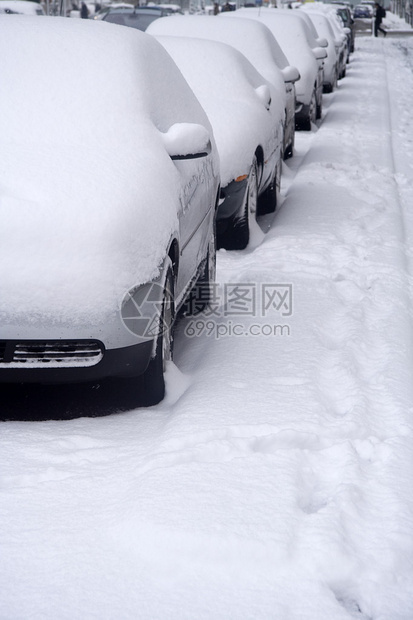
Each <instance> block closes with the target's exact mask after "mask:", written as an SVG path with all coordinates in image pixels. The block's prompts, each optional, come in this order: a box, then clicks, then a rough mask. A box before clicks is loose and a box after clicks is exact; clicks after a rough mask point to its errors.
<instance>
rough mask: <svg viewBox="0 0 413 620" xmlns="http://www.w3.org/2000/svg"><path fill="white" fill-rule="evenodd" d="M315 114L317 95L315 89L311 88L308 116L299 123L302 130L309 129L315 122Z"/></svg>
mask: <svg viewBox="0 0 413 620" xmlns="http://www.w3.org/2000/svg"><path fill="white" fill-rule="evenodd" d="M316 115H317V97H316V93H315V90H313V94H312V96H311V101H310V109H309V111H308V116H307V118H306V119H304V120H303V121H302V123H301V125H300V129H302V130H303V131H311V129H312V124H313V123H315V121H316Z"/></svg>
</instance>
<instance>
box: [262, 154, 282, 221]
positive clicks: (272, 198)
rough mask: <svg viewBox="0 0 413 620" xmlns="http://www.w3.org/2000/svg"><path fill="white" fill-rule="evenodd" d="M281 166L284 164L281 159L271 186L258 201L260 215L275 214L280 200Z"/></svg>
mask: <svg viewBox="0 0 413 620" xmlns="http://www.w3.org/2000/svg"><path fill="white" fill-rule="evenodd" d="M281 166H282V162H281V159H280V160H279V162H278V164H277V166H276V168H275V170H274V175H273V178H272V181H271V184H270V185H269V186H268V187H267V189H266V190H265V191H264V192H263V193H262V194H261V196H260V197H259V199H258V211H257V212H258V215H264V214H266V213H274V211H275V210H276V208H277V206H278V202H279V199H280V183H281Z"/></svg>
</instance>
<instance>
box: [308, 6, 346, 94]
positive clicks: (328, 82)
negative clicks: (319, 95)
mask: <svg viewBox="0 0 413 620" xmlns="http://www.w3.org/2000/svg"><path fill="white" fill-rule="evenodd" d="M308 16H309V17H310V19H311V21H312V23H313V24H314V26H315V27H316V29H317V32H318V33H319V34H321V35H322V36H323V37H324V38H325V39H327V41H328V48H327V58H325V59H324V77H323V91H324V92H325V93H331V92H333V90H334V89H335V87H336V86H337V80H338V78H339V73H340V49H341V41H338V40H337V38H336V36H335V33H334V30H333V26H332V25H331V23H330V20H329V19H328V16H327V15H324V14H323V13H321V12H318V11H308Z"/></svg>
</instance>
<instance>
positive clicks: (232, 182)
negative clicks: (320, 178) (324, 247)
mask: <svg viewBox="0 0 413 620" xmlns="http://www.w3.org/2000/svg"><path fill="white" fill-rule="evenodd" d="M157 39H158V41H159V42H160V43H161V44H162V45H163V46H164V47H165V49H166V51H167V52H168V53H169V54H170V55H171V56H172V58H173V60H174V61H175V62H176V64H177V65H178V67H179V69H180V70H181V71H182V74H183V76H184V77H185V79H186V80H187V82H188V84H189V85H190V86H191V88H192V90H193V91H194V93H195V95H196V97H197V98H198V100H199V101H200V103H201V105H202V107H203V108H204V110H205V112H206V113H207V116H208V118H209V120H210V122H211V125H212V128H213V130H214V136H215V140H216V143H217V147H218V153H219V156H220V161H221V200H220V204H219V207H218V211H217V236H218V246H219V247H224V248H226V249H230V250H232V249H237V250H240V249H243V248H245V247H246V245H247V244H248V241H249V237H250V229H251V226H253V225H254V222H253V220H255V218H256V217H257V215H259V212H260V210H261V211H262V210H264V211H266V212H268V211H274V210H275V208H276V206H277V198H278V192H279V187H280V180H281V162H282V118H281V115H280V112H279V107H278V102H277V98H276V94H275V93H274V88H273V87H272V86H271V84H270V83H269V82H267V81H266V80H265V79H264V78H263V77H262V75H260V74H259V73H258V71H256V69H254V67H253V66H252V65H251V63H250V62H249V61H248V60H247V59H246V58H245V56H243V55H242V54H241V53H240V52H238V50H236V49H234V48H233V47H230V46H229V45H226V44H224V43H219V42H217V41H208V40H205V39H193V38H188V37H165V36H160V37H157ZM217 68H219V70H217Z"/></svg>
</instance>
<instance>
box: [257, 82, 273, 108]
mask: <svg viewBox="0 0 413 620" xmlns="http://www.w3.org/2000/svg"><path fill="white" fill-rule="evenodd" d="M255 92H256V93H257V95H258V99H259V100H260V101H261V103H263V104H264V105H265V108H266V109H267V110H269V109H270V106H271V91H270V89H269V87H268V85H267V84H262V85H261V86H258V88H256V89H255Z"/></svg>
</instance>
